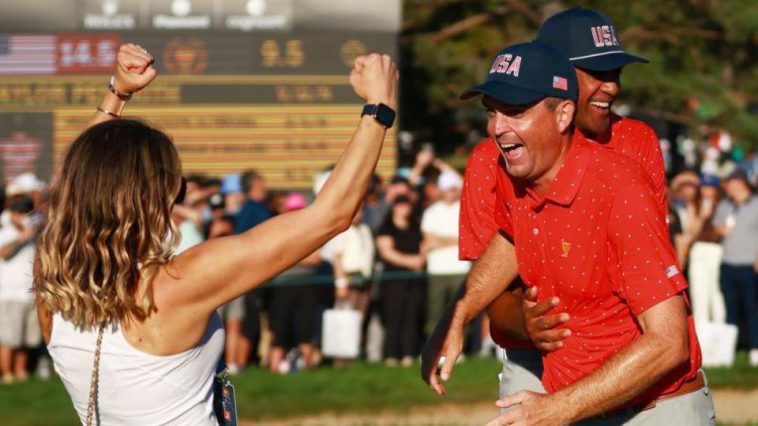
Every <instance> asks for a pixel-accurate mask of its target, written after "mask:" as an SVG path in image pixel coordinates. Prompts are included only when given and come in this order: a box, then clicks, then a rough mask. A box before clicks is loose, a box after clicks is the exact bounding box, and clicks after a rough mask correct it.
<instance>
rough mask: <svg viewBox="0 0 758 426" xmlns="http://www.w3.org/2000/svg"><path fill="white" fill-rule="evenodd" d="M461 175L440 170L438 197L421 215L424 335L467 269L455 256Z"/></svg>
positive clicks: (440, 313)
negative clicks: (425, 280) (425, 289)
mask: <svg viewBox="0 0 758 426" xmlns="http://www.w3.org/2000/svg"><path fill="white" fill-rule="evenodd" d="M462 186H463V179H462V178H461V176H460V175H459V174H458V173H456V172H454V171H452V170H446V171H443V172H442V173H441V174H440V175H439V178H438V179H437V187H438V188H439V191H440V194H441V199H440V200H439V201H436V202H435V203H434V204H432V205H430V206H429V207H428V208H427V209H426V211H424V215H423V217H422V219H421V231H422V233H423V245H422V247H423V251H424V253H426V256H427V263H426V271H427V273H428V274H429V275H428V280H429V281H428V282H429V285H428V298H427V304H426V306H427V318H426V327H425V329H426V330H425V331H426V332H427V334H428V335H430V334H431V332H432V331H433V330H434V327H435V326H436V325H437V322H438V321H439V320H440V318H441V317H442V312H443V311H444V309H445V307H446V306H447V305H448V304H449V303H450V302H451V301H452V300H453V298H454V296H455V293H456V291H457V290H458V287H459V285H460V284H461V282H463V280H464V279H465V277H466V274H467V273H468V271H469V268H470V263H469V262H466V261H461V260H458V214H459V211H460V198H461V187H462Z"/></svg>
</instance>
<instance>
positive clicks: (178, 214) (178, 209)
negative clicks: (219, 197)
mask: <svg viewBox="0 0 758 426" xmlns="http://www.w3.org/2000/svg"><path fill="white" fill-rule="evenodd" d="M179 194H180V195H179V196H180V197H181V198H183V199H182V200H177V201H176V202H175V203H174V208H173V209H172V210H171V218H172V219H173V220H174V223H176V225H177V227H178V229H179V235H180V236H181V240H179V245H178V246H177V247H176V251H175V252H174V253H175V254H180V253H182V252H184V251H186V250H187V249H189V248H191V247H194V246H196V245H198V244H200V243H202V242H203V241H205V235H203V232H202V231H203V208H204V206H205V202H206V194H205V192H204V191H203V190H202V189H201V188H200V187H198V186H197V185H194V184H193V185H192V186H190V185H188V183H187V181H186V180H184V179H182V189H181V191H180V192H179Z"/></svg>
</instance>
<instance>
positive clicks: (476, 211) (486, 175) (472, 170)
mask: <svg viewBox="0 0 758 426" xmlns="http://www.w3.org/2000/svg"><path fill="white" fill-rule="evenodd" d="M487 143H490V144H491V143H492V142H491V141H485V142H482V143H480V144H479V145H477V147H476V148H475V149H474V152H472V153H471V157H469V160H468V163H467V164H466V172H465V175H464V177H463V189H462V190H461V210H460V214H459V233H458V257H459V258H460V259H461V260H476V259H478V258H479V256H481V255H482V253H484V249H485V248H486V247H487V244H489V241H490V238H492V235H494V234H495V232H497V230H498V228H499V227H498V224H497V222H496V221H495V217H494V216H495V215H494V213H495V202H496V196H495V186H496V182H497V174H498V170H499V168H498V164H497V161H498V158H499V157H498V155H499V153H497V151H493V150H488V149H486V148H487V147H486V146H484V145H483V144H487Z"/></svg>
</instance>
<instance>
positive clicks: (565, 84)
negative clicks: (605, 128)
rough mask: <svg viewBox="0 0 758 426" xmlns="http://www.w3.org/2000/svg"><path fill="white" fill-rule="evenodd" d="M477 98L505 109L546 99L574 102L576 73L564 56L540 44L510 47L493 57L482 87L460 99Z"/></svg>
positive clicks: (472, 89)
mask: <svg viewBox="0 0 758 426" xmlns="http://www.w3.org/2000/svg"><path fill="white" fill-rule="evenodd" d="M479 94H485V95H489V96H492V97H493V98H495V99H497V100H498V101H499V102H502V103H504V104H506V105H527V104H531V103H534V102H537V101H539V100H541V99H542V98H544V97H548V96H551V97H556V98H562V99H570V100H572V101H574V102H576V98H577V95H578V89H577V82H576V72H575V71H574V67H573V66H572V65H571V62H569V61H568V60H567V59H566V57H565V56H563V55H561V54H560V53H559V52H558V51H557V50H555V49H553V48H552V47H550V46H548V45H546V44H544V43H540V42H539V41H532V42H529V43H521V44H514V45H512V46H508V47H506V48H505V49H503V50H501V51H500V52H498V53H497V56H496V57H495V60H494V61H493V62H492V66H491V67H490V70H489V72H488V73H487V78H486V79H485V80H484V83H482V84H479V85H477V86H474V87H472V88H470V89H468V90H466V91H465V92H463V94H462V95H461V99H469V98H472V97H474V96H476V95H479Z"/></svg>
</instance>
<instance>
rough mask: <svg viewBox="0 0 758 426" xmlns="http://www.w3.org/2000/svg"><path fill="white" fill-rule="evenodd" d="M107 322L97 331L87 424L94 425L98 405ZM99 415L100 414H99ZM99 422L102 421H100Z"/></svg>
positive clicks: (88, 425)
mask: <svg viewBox="0 0 758 426" xmlns="http://www.w3.org/2000/svg"><path fill="white" fill-rule="evenodd" d="M104 331H105V324H101V325H100V329H99V330H98V332H97V345H96V346H95V360H94V362H93V363H92V364H93V365H92V380H91V382H90V385H89V402H88V403H87V426H92V417H93V416H94V414H95V407H96V406H97V382H98V379H99V377H100V348H101V347H102V346H103V332H104ZM98 417H99V416H98ZM98 423H100V422H99V421H98Z"/></svg>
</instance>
